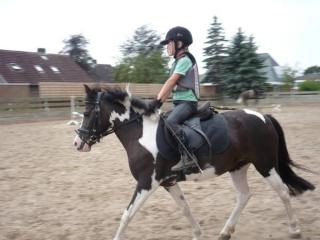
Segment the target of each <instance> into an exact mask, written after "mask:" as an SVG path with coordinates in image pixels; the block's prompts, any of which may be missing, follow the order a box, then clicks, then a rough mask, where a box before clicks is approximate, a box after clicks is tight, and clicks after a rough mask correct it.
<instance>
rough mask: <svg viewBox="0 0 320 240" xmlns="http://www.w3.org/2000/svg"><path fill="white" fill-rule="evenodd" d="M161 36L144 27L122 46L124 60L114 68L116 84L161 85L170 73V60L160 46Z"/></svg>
mask: <svg viewBox="0 0 320 240" xmlns="http://www.w3.org/2000/svg"><path fill="white" fill-rule="evenodd" d="M159 42H160V36H159V35H158V34H157V33H156V32H155V31H154V30H151V29H149V28H148V26H146V25H144V26H142V27H139V28H138V29H137V30H136V31H135V33H134V36H133V38H132V39H129V40H127V41H126V42H125V43H124V44H122V45H121V47H120V48H121V52H122V54H123V58H122V59H121V61H120V62H119V64H117V65H116V66H115V67H114V70H113V78H114V79H115V81H116V82H135V83H161V82H163V81H164V80H165V78H166V77H167V73H168V67H167V62H168V59H167V58H166V57H164V56H163V53H162V52H163V50H162V47H161V46H160V45H159Z"/></svg>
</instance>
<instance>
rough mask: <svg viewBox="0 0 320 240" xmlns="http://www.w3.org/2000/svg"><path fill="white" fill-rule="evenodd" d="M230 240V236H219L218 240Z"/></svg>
mask: <svg viewBox="0 0 320 240" xmlns="http://www.w3.org/2000/svg"><path fill="white" fill-rule="evenodd" d="M230 238H231V235H226V234H220V236H219V238H218V240H229V239H230Z"/></svg>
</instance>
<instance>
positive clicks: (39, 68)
mask: <svg viewBox="0 0 320 240" xmlns="http://www.w3.org/2000/svg"><path fill="white" fill-rule="evenodd" d="M34 68H35V69H36V70H37V71H38V72H39V73H45V71H44V70H43V68H42V67H41V66H40V65H34Z"/></svg>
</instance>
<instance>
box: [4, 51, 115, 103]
mask: <svg viewBox="0 0 320 240" xmlns="http://www.w3.org/2000/svg"><path fill="white" fill-rule="evenodd" d="M108 80H109V81H108ZM101 81H106V82H110V81H111V66H109V65H102V64H96V65H95V67H94V68H93V69H92V70H91V71H90V72H88V73H87V72H86V71H84V70H83V69H82V68H81V67H80V66H79V65H78V64H76V63H75V62H74V61H73V60H72V59H71V58H70V57H69V56H67V55H61V54H48V53H46V50H45V49H44V48H39V49H38V51H37V52H24V51H12V50H1V49H0V97H10V96H11V95H15V96H18V97H29V96H38V95H39V84H40V83H43V82H54V83H59V82H61V83H62V82H69V83H72V82H74V83H76V82H77V83H79V82H87V83H94V82H101Z"/></svg>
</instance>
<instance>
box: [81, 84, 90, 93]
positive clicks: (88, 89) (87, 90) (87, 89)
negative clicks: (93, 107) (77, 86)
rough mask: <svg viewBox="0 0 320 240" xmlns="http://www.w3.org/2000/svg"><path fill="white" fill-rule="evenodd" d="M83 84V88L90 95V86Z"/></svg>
mask: <svg viewBox="0 0 320 240" xmlns="http://www.w3.org/2000/svg"><path fill="white" fill-rule="evenodd" d="M83 86H84V89H85V90H86V93H87V95H88V96H90V95H91V93H92V90H91V88H90V87H89V86H88V85H87V84H83Z"/></svg>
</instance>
